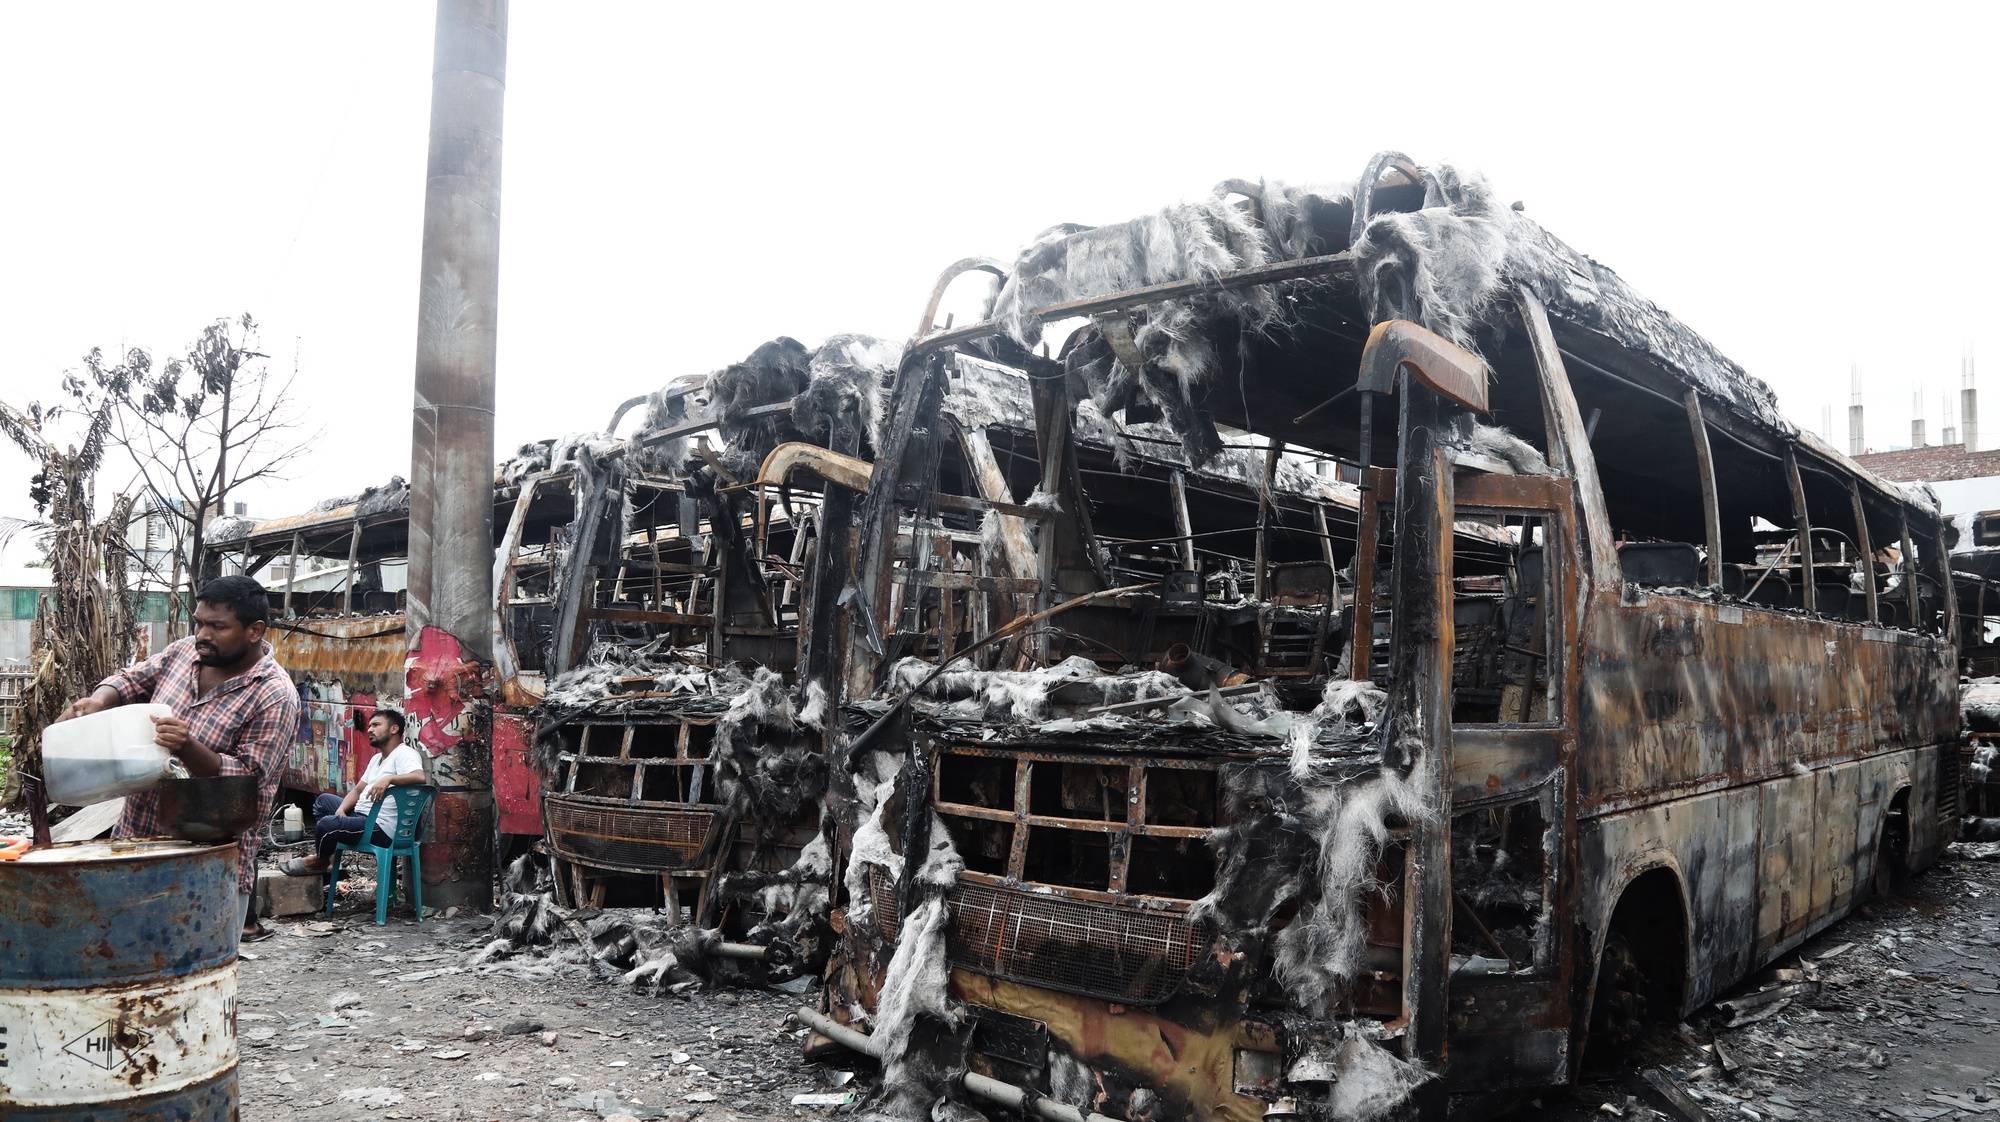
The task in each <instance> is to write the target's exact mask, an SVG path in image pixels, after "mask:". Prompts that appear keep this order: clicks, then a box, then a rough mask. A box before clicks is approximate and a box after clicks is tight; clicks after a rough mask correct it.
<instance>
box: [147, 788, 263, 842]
mask: <svg viewBox="0 0 2000 1122" xmlns="http://www.w3.org/2000/svg"><path fill="white" fill-rule="evenodd" d="M153 792H154V793H155V794H157V795H158V796H159V797H160V823H161V826H162V828H163V829H165V831H166V832H167V833H168V834H169V835H171V836H173V837H177V838H184V839H186V840H188V841H198V842H219V841H231V840H233V839H234V838H235V837H236V835H238V834H240V833H242V832H243V831H245V830H248V829H249V828H250V827H252V826H255V825H256V824H257V777H256V776H254V775H211V776H207V777H204V778H194V779H162V780H160V782H159V785H158V786H156V787H154V788H153Z"/></svg>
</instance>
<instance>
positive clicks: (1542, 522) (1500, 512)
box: [1451, 501, 1569, 729]
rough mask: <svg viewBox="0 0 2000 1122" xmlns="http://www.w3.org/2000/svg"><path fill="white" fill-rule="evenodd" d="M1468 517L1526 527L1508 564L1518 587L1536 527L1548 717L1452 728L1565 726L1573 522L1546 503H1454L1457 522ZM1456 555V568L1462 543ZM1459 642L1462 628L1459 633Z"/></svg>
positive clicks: (1455, 721) (1463, 722)
mask: <svg viewBox="0 0 2000 1122" xmlns="http://www.w3.org/2000/svg"><path fill="white" fill-rule="evenodd" d="M1467 515H1471V516H1474V517H1489V516H1490V517H1497V518H1499V519H1500V520H1501V523H1502V525H1515V524H1518V525H1519V526H1520V527H1521V530H1522V540H1521V541H1520V542H1517V543H1516V544H1515V545H1514V547H1513V556H1512V558H1510V559H1509V561H1508V562H1507V578H1508V582H1509V584H1510V585H1512V586H1514V587H1518V582H1519V580H1520V563H1521V554H1522V552H1523V551H1524V550H1526V549H1528V548H1530V547H1529V545H1528V538H1529V537H1530V536H1531V534H1530V531H1532V532H1533V534H1532V536H1533V537H1535V539H1536V540H1535V543H1534V548H1537V549H1539V550H1540V551H1541V557H1542V574H1541V585H1542V587H1541V589H1540V591H1539V594H1538V595H1539V598H1540V604H1539V606H1540V608H1541V616H1542V619H1541V626H1540V627H1539V628H1538V629H1537V630H1539V631H1540V632H1541V640H1542V650H1541V654H1540V657H1539V659H1538V660H1537V661H1539V662H1540V664H1541V677H1542V679H1543V682H1542V689H1541V694H1542V698H1543V706H1544V708H1543V715H1542V716H1541V717H1540V718H1538V719H1534V720H1519V721H1503V720H1491V721H1480V720H1468V719H1464V718H1460V717H1457V716H1454V717H1453V718H1452V722H1451V723H1452V726H1453V727H1460V726H1465V727H1477V728H1520V729H1560V728H1563V727H1564V726H1565V724H1566V721H1567V714H1566V713H1565V712H1564V711H1563V674H1564V671H1563V659H1564V657H1565V654H1566V650H1565V647H1564V643H1565V638H1564V636H1565V631H1564V629H1563V621H1564V617H1563V612H1564V610H1565V608H1566V607H1567V605H1565V604H1564V603H1563V597H1562V596H1561V595H1560V591H1561V589H1562V587H1563V582H1562V581H1561V580H1560V579H1559V578H1560V571H1559V570H1558V569H1557V566H1558V565H1561V564H1565V563H1566V561H1567V558H1568V553H1567V552H1566V551H1565V550H1564V549H1563V548H1562V543H1563V542H1564V540H1565V539H1564V537H1563V535H1564V534H1566V533H1568V532H1569V531H1568V529H1567V527H1568V525H1569V520H1568V518H1566V517H1565V515H1564V512H1562V511H1558V510H1551V509H1546V508H1542V507H1532V506H1511V505H1508V506H1502V505H1497V504H1490V503H1481V502H1478V501H1468V502H1454V503H1453V505H1452V520H1453V522H1454V523H1456V522H1459V521H1463V520H1465V519H1466V516H1467ZM1452 553H1453V564H1454V569H1455V568H1456V561H1457V554H1458V549H1457V547H1456V544H1454V548H1453V551H1452ZM1454 600H1455V597H1454ZM1455 644H1456V632H1454V645H1455ZM1534 679H1535V672H1534V670H1533V668H1532V667H1531V669H1530V672H1529V679H1528V684H1529V686H1530V687H1531V688H1532V686H1533V683H1534ZM1452 688H1453V690H1454V692H1455V691H1456V690H1457V688H1458V683H1457V682H1456V681H1454V682H1453V683H1452Z"/></svg>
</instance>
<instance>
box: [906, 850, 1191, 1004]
mask: <svg viewBox="0 0 2000 1122" xmlns="http://www.w3.org/2000/svg"><path fill="white" fill-rule="evenodd" d="M868 894H869V898H870V900H871V902H872V903H873V905H874V908H875V915H876V924H877V925H878V926H879V927H880V928H881V930H882V933H883V935H885V936H886V937H888V938H890V939H894V938H896V936H897V934H898V933H899V932H900V930H901V927H902V924H901V916H900V913H899V912H898V910H897V906H896V885H895V881H894V879H893V878H891V877H890V876H888V875H887V874H886V873H884V872H882V871H881V870H879V869H870V870H869V872H868ZM945 899H946V902H947V904H948V905H949V906H950V908H951V928H950V935H949V937H948V939H947V950H948V953H949V955H950V958H951V962H952V965H954V966H958V967H961V968H963V969H966V970H972V971H975V972H977V973H980V974H985V975H988V976H991V977H995V978H1003V979H1006V980H1008V981H1012V982H1020V983H1023V984H1025V985H1032V986H1042V987H1045V988H1047V989H1053V990H1061V991H1063V992H1065V993H1075V994H1083V995H1085V996H1088V997H1097V998H1102V999H1104V1000H1107V1001H1116V1002H1121V1003H1123V1004H1127V1005H1153V1004H1157V1003H1159V1002H1161V1001H1165V1000H1166V999H1167V998H1169V997H1171V996H1173V994H1174V991H1176V990H1178V989H1179V988H1180V986H1181V983H1182V981H1183V980H1185V979H1186V977H1187V973H1188V970H1189V968H1190V967H1192V966H1193V964H1194V961H1195V957H1196V956H1197V955H1199V954H1200V953H1201V950H1202V947H1203V945H1204V944H1205V939H1204V937H1203V936H1202V933H1201V932H1200V931H1199V930H1198V929H1197V926H1196V925H1195V924H1193V923H1190V922H1189V921H1188V919H1187V917H1186V916H1185V915H1183V914H1181V913H1179V912H1173V911H1153V910H1141V909H1138V908H1133V907H1131V906H1129V905H1119V904H1100V903H1093V902H1089V901H1083V900H1072V899H1068V898H1066V897H1063V896H1057V895H1050V894H1043V893H1038V892H1022V891H1019V890H1016V889H1010V888H1003V887H999V886H996V885H987V884H980V883H965V882H962V883H960V884H959V885H957V886H956V887H954V888H952V889H951V890H950V891H949V892H948V893H947V894H946V897H945Z"/></svg>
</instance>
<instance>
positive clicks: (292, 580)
mask: <svg viewBox="0 0 2000 1122" xmlns="http://www.w3.org/2000/svg"><path fill="white" fill-rule="evenodd" d="M301 536H302V535H301V534H300V532H299V531H297V530H294V531H292V563H291V566H290V568H289V569H288V570H287V572H286V577H285V604H284V607H283V608H282V609H281V610H282V611H283V612H284V616H285V618H286V619H290V618H292V589H293V588H294V587H296V586H297V585H298V583H299V545H300V542H299V538H300V537H301Z"/></svg>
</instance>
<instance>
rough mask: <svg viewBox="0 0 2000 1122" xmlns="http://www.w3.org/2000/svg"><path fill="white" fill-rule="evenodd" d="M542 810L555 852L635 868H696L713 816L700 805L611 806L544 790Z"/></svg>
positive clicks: (594, 863)
mask: <svg viewBox="0 0 2000 1122" xmlns="http://www.w3.org/2000/svg"><path fill="white" fill-rule="evenodd" d="M543 815H544V816H545V818H546V820H547V823H548V839H549V847H550V848H551V849H553V850H555V852H556V856H558V857H562V858H565V859H567V860H570V861H576V862H579V863H581V864H585V865H591V866H595V867H598V868H604V869H619V870H623V871H627V872H635V873H654V872H673V871H677V870H682V869H691V868H695V867H696V866H697V863H698V862H699V860H700V858H701V856H702V851H703V850H704V849H705V848H706V847H707V845H708V835H709V832H710V831H711V830H712V829H713V828H714V826H715V818H716V816H715V814H714V813H713V812H711V811H705V810H666V809H654V808H624V807H614V806H605V805H603V804H599V803H590V802H583V801H581V800H578V799H575V798H574V797H571V796H565V795H550V796H548V797H547V799H546V800H544V802H543Z"/></svg>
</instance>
